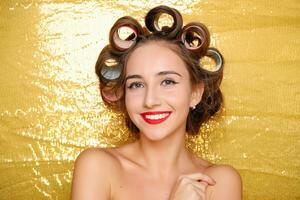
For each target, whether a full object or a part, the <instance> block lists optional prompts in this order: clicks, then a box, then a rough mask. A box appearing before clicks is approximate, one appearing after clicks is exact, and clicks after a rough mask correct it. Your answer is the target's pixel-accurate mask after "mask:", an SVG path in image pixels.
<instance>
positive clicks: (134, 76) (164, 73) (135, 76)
mask: <svg viewBox="0 0 300 200" xmlns="http://www.w3.org/2000/svg"><path fill="white" fill-rule="evenodd" d="M168 74H175V75H177V76H180V77H182V76H181V75H180V74H179V73H177V72H175V71H161V72H158V73H157V74H156V76H163V75H168ZM131 78H140V79H141V78H143V77H142V76H141V75H138V74H134V75H129V76H127V77H126V78H125V82H126V81H127V80H128V79H131Z"/></svg>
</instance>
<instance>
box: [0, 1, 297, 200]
mask: <svg viewBox="0 0 300 200" xmlns="http://www.w3.org/2000/svg"><path fill="white" fill-rule="evenodd" d="M165 2H166V1H162V0H160V1H159V0H158V1H148V0H147V1H146V0H140V1H137V0H133V1H101V0H100V1H77V0H76V1H75V0H68V1H63V0H52V1H44V0H34V1H33V0H31V1H27V0H1V1H0V38H1V39H0V44H1V45H0V61H1V62H0V95H1V97H0V152H1V157H0V199H10V200H19V199H23V200H27V199H49V200H54V199H69V194H70V183H71V179H72V170H73V164H74V160H75V158H76V156H77V155H78V154H79V153H80V152H81V151H82V150H83V149H85V148H87V147H92V146H97V147H103V148H105V147H112V146H118V145H121V144H123V143H127V142H131V141H134V140H135V137H134V135H132V134H130V133H128V130H127V129H126V128H125V126H124V122H123V117H122V115H121V114H119V113H113V112H112V111H111V110H109V109H108V108H106V107H105V106H104V104H103V102H102V100H101V97H100V93H99V90H98V80H97V78H96V75H95V73H94V65H95V62H96V59H97V57H98V54H99V53H100V50H101V49H102V48H103V47H104V46H105V45H106V44H108V33H109V30H110V28H111V27H112V25H113V24H114V22H115V21H116V20H117V19H118V18H120V17H122V16H124V15H129V16H133V17H134V18H136V19H137V20H138V21H139V22H140V23H142V24H143V23H144V19H143V17H144V16H145V14H146V12H147V11H148V10H149V9H150V8H153V7H154V6H157V5H160V4H164V3H165ZM171 2H173V3H171ZM167 5H168V6H171V7H175V8H177V9H178V10H179V11H180V12H181V14H182V16H183V19H184V24H187V23H188V22H191V21H200V22H201V23H204V24H206V25H207V27H208V29H209V30H210V32H211V45H210V46H212V47H216V48H218V49H219V50H220V52H221V53H222V55H223V57H224V60H225V68H224V80H223V83H222V91H223V94H224V98H225V106H224V108H223V110H222V112H220V113H218V115H217V116H215V117H214V118H213V119H212V120H211V121H210V122H208V123H206V124H205V125H204V126H203V127H202V128H201V131H200V133H201V136H193V137H189V138H188V140H187V146H188V148H190V149H191V150H192V151H194V152H195V153H196V154H197V155H199V156H202V157H204V158H206V159H208V160H210V161H211V162H213V163H225V164H230V165H232V166H234V167H235V168H236V169H238V171H239V172H240V174H241V175H242V179H243V184H244V199H245V200H253V199H254V200H255V199H257V200H285V199H286V200H296V199H300V190H299V186H300V180H299V179H300V178H299V177H300V157H299V155H300V152H299V147H300V142H299V141H300V134H299V133H300V78H299V77H300V46H299V44H300V37H299V35H300V12H299V10H300V4H299V2H298V1H292V0H288V1H278V0H275V1H268V0H252V1H250V0H249V1H242V0H240V1H235V0H228V1H213V0H211V1H209V0H208V1H200V0H190V1H168V3H167Z"/></svg>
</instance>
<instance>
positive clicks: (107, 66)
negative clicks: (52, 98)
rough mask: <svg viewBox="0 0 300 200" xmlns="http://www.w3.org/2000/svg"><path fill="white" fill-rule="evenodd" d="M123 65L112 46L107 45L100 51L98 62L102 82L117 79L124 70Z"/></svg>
mask: <svg viewBox="0 0 300 200" xmlns="http://www.w3.org/2000/svg"><path fill="white" fill-rule="evenodd" d="M122 69H123V65H122V64H121V63H120V62H119V59H118V56H116V55H114V54H112V52H111V47H110V46H109V45H107V46H106V47H104V48H103V50H102V51H101V53H100V56H99V59H98V61H97V63H96V73H97V75H98V77H99V78H100V81H101V82H102V83H107V82H110V81H115V80H117V79H118V78H119V77H120V75H121V72H122Z"/></svg>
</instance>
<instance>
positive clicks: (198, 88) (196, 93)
mask: <svg viewBox="0 0 300 200" xmlns="http://www.w3.org/2000/svg"><path fill="white" fill-rule="evenodd" d="M203 92H204V83H203V82H202V81H201V82H199V83H197V84H196V85H194V86H193V87H192V97H191V104H190V107H192V108H194V107H195V106H196V105H197V104H198V103H200V101H201V99H202V95H203Z"/></svg>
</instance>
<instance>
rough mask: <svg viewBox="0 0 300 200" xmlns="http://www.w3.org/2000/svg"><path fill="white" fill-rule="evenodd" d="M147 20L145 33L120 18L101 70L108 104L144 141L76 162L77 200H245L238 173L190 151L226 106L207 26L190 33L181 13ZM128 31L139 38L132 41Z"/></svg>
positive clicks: (156, 11)
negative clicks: (211, 64) (207, 60)
mask: <svg viewBox="0 0 300 200" xmlns="http://www.w3.org/2000/svg"><path fill="white" fill-rule="evenodd" d="M162 13H164V14H168V15H170V16H172V18H173V21H174V22H173V25H172V27H167V26H164V27H162V28H160V27H159V25H158V18H159V16H160V15H161V14H162ZM145 20H146V27H144V28H143V27H142V26H141V25H140V24H139V23H138V22H137V21H136V20H134V19H133V18H131V17H128V16H126V17H122V18H120V19H119V20H118V21H117V22H116V23H115V24H114V26H113V27H112V29H111V31H110V38H109V41H110V44H109V45H108V46H106V47H105V48H104V49H103V50H102V52H101V53H100V56H99V58H98V61H97V63H96V73H97V75H98V76H99V80H100V91H101V95H102V98H103V100H104V102H105V103H106V104H107V105H108V106H111V107H112V108H114V109H116V110H119V111H122V112H124V114H125V118H126V124H127V126H128V128H129V130H130V131H132V132H133V133H134V134H137V136H138V140H137V141H135V142H133V143H130V144H127V145H124V146H121V147H118V148H108V149H98V148H93V149H87V150H85V151H83V152H82V153H81V154H80V155H79V157H78V158H77V160H76V162H75V168H74V174H73V182H72V199H73V200H77V199H82V200H94V199H101V200H109V199H113V200H127V199H128V200H142V199H143V200H147V199H149V200H154V199H155V200H187V199H188V200H240V199H241V198H242V197H241V196H242V195H241V193H242V186H241V178H240V176H239V174H238V173H237V171H236V170H235V169H234V168H232V167H230V166H227V165H213V164H211V163H209V162H207V161H205V160H203V159H201V158H199V157H197V156H195V155H193V154H192V153H190V152H189V151H188V150H187V149H186V146H185V136H186V134H197V133H198V131H199V128H200V125H201V124H202V123H203V122H205V121H207V120H208V119H209V118H210V117H211V116H213V115H214V114H215V113H216V112H217V111H218V110H219V109H220V107H221V104H222V94H221V91H220V88H219V86H220V83H221V80H222V73H223V59H222V56H221V54H220V53H219V52H218V50H216V49H214V48H209V41H210V40H209V38H210V36H209V32H208V30H207V28H206V27H205V26H204V25H203V24H201V23H198V22H193V23H189V24H187V25H185V26H184V27H182V17H181V15H180V13H179V12H178V11H177V10H175V9H173V8H169V7H166V6H159V7H155V8H153V9H151V10H150V11H149V12H148V13H147V15H146V17H145ZM122 27H123V28H124V27H126V28H127V29H129V30H131V31H132V34H131V35H130V36H129V37H127V38H126V39H124V40H122V39H121V38H120V36H119V35H118V32H119V30H120V28H122ZM204 56H209V57H211V58H212V59H214V60H215V62H216V70H215V71H209V70H207V69H204V68H203V67H202V66H201V65H200V64H199V60H200V59H201V58H202V57H204Z"/></svg>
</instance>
